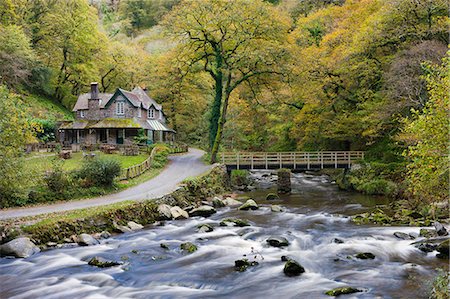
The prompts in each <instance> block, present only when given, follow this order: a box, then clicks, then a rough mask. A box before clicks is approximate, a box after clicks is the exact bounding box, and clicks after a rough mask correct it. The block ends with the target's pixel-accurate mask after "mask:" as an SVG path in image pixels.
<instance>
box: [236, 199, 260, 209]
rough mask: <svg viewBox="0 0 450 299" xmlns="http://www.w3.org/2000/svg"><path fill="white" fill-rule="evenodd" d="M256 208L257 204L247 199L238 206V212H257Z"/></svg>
mask: <svg viewBox="0 0 450 299" xmlns="http://www.w3.org/2000/svg"><path fill="white" fill-rule="evenodd" d="M258 208H259V207H258V204H257V203H256V202H255V201H254V200H253V199H249V200H247V201H246V202H245V203H244V204H243V205H242V206H240V207H239V208H238V210H242V211H248V210H257V209H258Z"/></svg>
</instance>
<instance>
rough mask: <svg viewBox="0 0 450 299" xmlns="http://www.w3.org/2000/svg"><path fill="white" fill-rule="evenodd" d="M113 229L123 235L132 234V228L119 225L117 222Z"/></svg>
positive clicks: (114, 223)
mask: <svg viewBox="0 0 450 299" xmlns="http://www.w3.org/2000/svg"><path fill="white" fill-rule="evenodd" d="M113 227H114V229H115V230H116V231H119V232H121V233H129V232H132V230H131V228H129V227H128V226H125V225H120V224H117V223H116V222H113Z"/></svg>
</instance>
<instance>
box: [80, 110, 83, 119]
mask: <svg viewBox="0 0 450 299" xmlns="http://www.w3.org/2000/svg"><path fill="white" fill-rule="evenodd" d="M80 117H81V118H84V111H83V110H80Z"/></svg>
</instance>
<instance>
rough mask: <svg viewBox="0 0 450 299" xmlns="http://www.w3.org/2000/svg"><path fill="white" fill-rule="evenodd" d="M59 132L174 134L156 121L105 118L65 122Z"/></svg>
mask: <svg viewBox="0 0 450 299" xmlns="http://www.w3.org/2000/svg"><path fill="white" fill-rule="evenodd" d="M59 129H61V130H70V129H71V130H74V129H75V130H82V129H147V130H153V131H166V132H174V133H175V131H174V130H172V129H169V128H168V127H167V126H166V125H164V124H163V123H161V122H160V121H158V120H154V119H152V120H140V119H137V118H105V119H102V120H100V121H96V120H94V121H87V120H75V121H65V122H63V123H62V124H61V125H60V126H59Z"/></svg>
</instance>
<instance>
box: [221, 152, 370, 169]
mask: <svg viewBox="0 0 450 299" xmlns="http://www.w3.org/2000/svg"><path fill="white" fill-rule="evenodd" d="M362 159H364V152H362V151H335V152H278V153H266V152H253V153H250V152H225V153H222V163H223V164H225V165H226V166H227V167H228V168H233V169H234V168H235V169H274V168H291V169H317V168H320V169H323V168H349V167H350V166H351V165H352V164H353V163H355V162H356V161H359V160H362Z"/></svg>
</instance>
